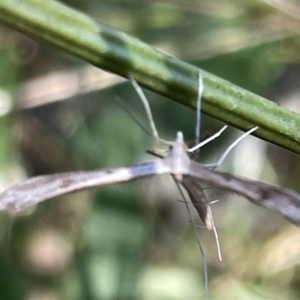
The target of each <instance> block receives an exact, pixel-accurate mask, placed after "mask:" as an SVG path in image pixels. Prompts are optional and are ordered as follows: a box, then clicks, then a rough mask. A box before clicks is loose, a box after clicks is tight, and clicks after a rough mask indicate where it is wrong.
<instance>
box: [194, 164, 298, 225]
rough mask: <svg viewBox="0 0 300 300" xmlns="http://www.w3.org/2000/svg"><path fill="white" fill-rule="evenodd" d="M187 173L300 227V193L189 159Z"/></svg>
mask: <svg viewBox="0 0 300 300" xmlns="http://www.w3.org/2000/svg"><path fill="white" fill-rule="evenodd" d="M189 175H190V176H192V177H194V178H197V179H198V180H200V181H202V182H204V183H206V184H208V185H211V186H215V187H218V188H224V189H226V190H229V191H231V192H234V193H237V194H238V195H241V196H244V197H245V198H247V199H248V200H250V201H252V202H253V203H255V204H257V205H260V206H264V207H266V208H267V209H272V210H274V211H276V212H278V213H280V214H281V215H283V216H284V217H285V218H287V219H288V220H290V221H291V222H292V223H294V224H295V225H297V226H299V227H300V194H298V193H296V192H294V191H292V190H289V189H284V188H280V187H276V186H272V185H269V184H266V183H262V182H259V181H254V180H249V179H246V178H241V177H237V176H234V175H231V174H226V173H221V172H218V171H213V170H210V169H208V168H206V167H204V166H203V165H201V164H198V163H196V162H193V161H191V162H190V165H189Z"/></svg>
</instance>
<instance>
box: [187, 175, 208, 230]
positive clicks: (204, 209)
mask: <svg viewBox="0 0 300 300" xmlns="http://www.w3.org/2000/svg"><path fill="white" fill-rule="evenodd" d="M181 184H182V185H183V187H184V188H185V190H186V191H187V193H188V195H189V197H190V199H191V201H192V203H193V205H194V207H195V209H196V211H197V212H198V214H199V217H200V219H201V221H202V222H203V224H204V225H205V227H206V228H207V229H209V230H212V229H213V227H214V222H213V217H212V214H211V210H210V209H209V202H208V200H207V197H206V195H205V193H204V191H203V188H202V186H201V183H200V181H199V180H198V179H197V178H194V177H191V176H189V175H184V176H183V177H182V181H181Z"/></svg>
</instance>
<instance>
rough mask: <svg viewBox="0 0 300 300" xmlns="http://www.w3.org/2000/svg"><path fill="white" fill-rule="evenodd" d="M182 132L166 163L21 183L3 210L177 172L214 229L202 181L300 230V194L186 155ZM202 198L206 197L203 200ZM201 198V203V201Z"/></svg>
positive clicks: (5, 195)
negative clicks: (215, 166) (257, 206)
mask: <svg viewBox="0 0 300 300" xmlns="http://www.w3.org/2000/svg"><path fill="white" fill-rule="evenodd" d="M186 149H187V148H186V146H185V143H184V139H183V134H182V132H178V133H177V136H176V139H175V141H174V142H173V145H172V147H171V149H170V151H169V153H168V154H167V155H166V156H165V157H164V158H162V159H159V158H157V159H154V160H152V161H149V162H145V163H140V164H136V165H132V166H127V167H117V168H110V169H101V170H94V171H78V172H68V173H60V174H53V175H42V176H37V177H33V178H30V179H28V180H25V181H23V182H20V183H17V184H16V185H13V186H12V187H10V188H8V189H7V190H6V191H4V192H2V193H1V194H0V210H8V211H11V212H18V211H21V210H23V209H25V208H27V207H30V206H32V205H34V204H37V203H39V202H42V201H44V200H47V199H51V198H54V197H56V196H59V195H63V194H68V193H71V192H75V191H79V190H82V189H88V188H92V187H98V186H102V185H106V184H113V183H117V182H126V181H131V180H135V179H139V178H143V177H146V176H153V175H159V174H171V175H173V177H174V179H175V180H176V181H177V182H178V183H179V184H181V185H182V186H183V187H184V188H185V189H186V190H187V193H188V194H189V196H190V198H191V201H192V203H193V204H194V206H195V208H196V210H197V211H198V213H199V216H200V218H201V220H202V222H203V224H204V225H205V226H206V227H207V228H208V229H211V228H212V226H213V224H212V218H211V217H210V216H211V214H210V213H209V210H210V207H209V203H208V202H207V201H206V198H205V196H203V195H202V194H201V195H199V193H203V190H202V189H201V188H200V187H201V186H200V187H199V188H198V185H200V184H201V183H204V184H206V185H209V186H215V187H218V188H223V189H226V190H228V191H231V192H234V193H236V194H238V195H241V196H244V197H245V198H247V199H248V200H250V201H251V202H253V203H255V204H257V205H260V206H263V207H266V208H268V209H271V210H274V211H276V212H277V213H279V214H281V215H282V216H284V217H285V218H286V219H288V220H289V221H290V222H292V223H293V224H295V225H297V226H298V227H300V194H298V193H296V192H294V191H292V190H289V189H284V188H280V187H276V186H272V185H269V184H265V183H262V182H259V181H254V180H249V179H245V178H242V177H237V176H234V175H231V174H227V173H222V172H219V171H215V170H212V169H211V168H209V167H208V166H205V165H203V164H200V163H197V162H194V161H192V160H190V158H189V157H188V155H187V152H186ZM199 196H200V197H199ZM199 199H201V201H200V203H199V202H198V201H199Z"/></svg>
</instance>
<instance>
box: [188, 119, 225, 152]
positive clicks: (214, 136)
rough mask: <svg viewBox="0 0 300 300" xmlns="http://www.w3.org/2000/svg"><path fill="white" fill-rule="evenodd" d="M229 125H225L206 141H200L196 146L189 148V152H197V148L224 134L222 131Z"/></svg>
mask: <svg viewBox="0 0 300 300" xmlns="http://www.w3.org/2000/svg"><path fill="white" fill-rule="evenodd" d="M227 127H228V126H227V125H225V126H223V127H222V128H221V129H220V130H219V131H218V132H217V133H215V134H214V135H212V136H211V137H209V138H208V139H206V140H205V141H203V142H201V143H198V144H197V145H195V146H194V147H192V148H190V149H188V150H187V152H195V151H196V150H198V149H199V148H201V147H203V146H204V145H206V144H207V143H209V142H210V141H212V140H214V139H216V138H217V137H218V136H220V135H221V134H222V132H223V131H224V130H225V129H226V128H227Z"/></svg>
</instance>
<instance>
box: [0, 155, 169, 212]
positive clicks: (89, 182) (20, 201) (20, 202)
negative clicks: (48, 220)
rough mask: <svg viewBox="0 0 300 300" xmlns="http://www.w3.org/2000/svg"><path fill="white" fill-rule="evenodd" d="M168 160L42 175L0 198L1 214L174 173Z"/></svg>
mask: <svg viewBox="0 0 300 300" xmlns="http://www.w3.org/2000/svg"><path fill="white" fill-rule="evenodd" d="M170 172H171V168H170V167H169V164H166V163H165V162H164V160H160V159H157V160H154V161H151V162H148V163H141V164H138V165H133V166H128V167H120V168H111V169H103V170H95V171H78V172H68V173H60V174H53V175H42V176H37V177H33V178H30V179H27V180H25V181H23V182H20V183H17V184H15V185H13V186H12V187H10V188H9V189H7V190H6V191H4V192H3V193H1V194H0V210H5V209H6V210H9V211H12V212H17V211H20V210H23V209H25V208H27V207H29V206H32V205H34V204H37V203H39V202H42V201H44V200H47V199H51V198H54V197H56V196H60V195H64V194H68V193H72V192H75V191H79V190H83V189H88V188H93V187H97V186H101V185H106V184H113V183H118V182H124V181H130V180H134V179H137V178H142V177H145V176H150V175H156V174H163V173H170Z"/></svg>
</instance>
